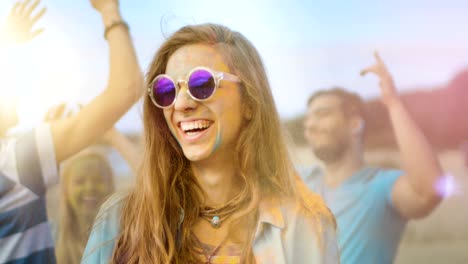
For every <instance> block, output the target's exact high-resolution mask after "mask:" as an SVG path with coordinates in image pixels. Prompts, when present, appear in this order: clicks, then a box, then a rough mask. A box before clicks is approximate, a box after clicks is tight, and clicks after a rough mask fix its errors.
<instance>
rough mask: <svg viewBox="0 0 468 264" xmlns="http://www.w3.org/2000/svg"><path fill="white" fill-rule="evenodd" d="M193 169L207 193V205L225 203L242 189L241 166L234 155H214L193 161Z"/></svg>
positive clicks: (212, 205) (205, 193) (214, 205)
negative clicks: (206, 158)
mask: <svg viewBox="0 0 468 264" xmlns="http://www.w3.org/2000/svg"><path fill="white" fill-rule="evenodd" d="M192 170H193V173H194V175H195V177H196V178H197V180H198V182H199V184H200V186H201V188H202V190H203V192H204V195H205V205H206V206H210V207H216V206H219V205H222V204H225V203H226V202H228V201H229V200H231V199H232V198H233V197H234V196H236V195H237V194H238V193H239V191H240V189H241V179H240V176H239V166H238V165H237V162H236V160H235V158H234V157H224V158H220V157H219V156H218V157H216V156H215V157H212V158H210V159H209V160H204V161H201V162H193V163H192Z"/></svg>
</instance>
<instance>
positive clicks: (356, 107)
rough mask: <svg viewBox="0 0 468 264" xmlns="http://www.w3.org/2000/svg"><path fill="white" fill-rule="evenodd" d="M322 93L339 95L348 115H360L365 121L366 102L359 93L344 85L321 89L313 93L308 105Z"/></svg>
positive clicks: (342, 108) (344, 110)
mask: <svg viewBox="0 0 468 264" xmlns="http://www.w3.org/2000/svg"><path fill="white" fill-rule="evenodd" d="M322 95H334V96H337V97H338V98H340V100H341V104H340V106H341V110H342V111H343V113H344V114H345V115H346V116H359V117H361V118H362V119H363V121H365V120H366V111H365V107H364V102H363V101H362V99H361V97H360V96H359V95H358V94H356V93H352V92H348V91H346V90H345V89H344V88H342V87H339V86H335V87H332V88H329V89H323V90H319V91H317V92H315V93H314V94H312V95H311V96H310V97H309V100H307V106H310V104H311V103H312V102H313V101H314V100H315V99H317V98H318V97H320V96H322Z"/></svg>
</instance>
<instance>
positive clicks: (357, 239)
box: [300, 54, 443, 264]
mask: <svg viewBox="0 0 468 264" xmlns="http://www.w3.org/2000/svg"><path fill="white" fill-rule="evenodd" d="M375 57H376V60H377V63H376V64H375V65H374V66H371V67H369V68H367V69H365V70H363V72H362V74H366V73H368V72H371V73H374V74H376V75H377V76H378V77H379V78H380V89H381V94H382V98H381V100H382V102H383V104H384V105H385V107H386V109H387V111H388V114H389V115H390V120H391V122H392V125H393V129H394V131H395V135H396V140H397V144H398V147H399V150H400V153H401V158H402V165H403V169H404V171H398V170H387V169H382V168H376V167H369V166H366V165H365V164H364V158H363V149H364V147H363V137H364V129H365V122H364V111H363V103H362V101H361V99H360V98H359V97H358V96H357V95H355V94H352V93H349V92H346V91H344V90H343V89H341V88H335V89H331V90H323V91H319V92H317V93H315V94H314V95H312V96H311V97H310V99H309V101H308V110H307V114H306V118H305V131H304V135H305V138H306V140H307V141H308V143H309V144H310V146H311V147H312V150H313V152H314V154H315V156H316V157H317V158H318V159H320V160H321V161H322V162H323V165H324V166H323V169H322V168H311V169H309V170H307V171H306V170H304V171H302V172H301V173H300V174H301V177H302V179H303V180H304V182H305V183H306V185H307V186H308V187H309V188H310V189H312V190H313V191H315V192H317V193H319V194H320V195H322V196H323V198H324V199H325V201H326V203H327V205H328V206H329V207H330V209H331V210H332V212H333V213H334V214H335V217H336V219H337V224H338V230H337V232H338V233H337V234H338V244H339V247H340V251H341V263H344V264H347V263H360V264H361V263H379V264H386V263H392V262H393V260H394V258H395V255H396V251H397V249H398V244H399V241H400V238H401V235H402V233H403V231H404V228H405V225H406V222H407V221H408V220H409V219H415V218H420V217H424V216H426V215H428V214H429V213H430V212H431V211H432V210H434V208H436V206H437V205H438V204H439V203H440V201H441V199H442V198H441V195H442V194H440V193H439V192H438V191H437V188H436V186H437V183H438V182H439V181H440V180H441V179H442V177H443V176H442V175H443V173H442V170H441V168H440V165H439V162H438V160H437V157H436V156H435V155H434V153H433V151H432V149H431V146H430V145H429V143H428V142H427V140H426V138H425V137H424V135H423V133H422V132H421V131H420V129H419V128H418V127H417V126H416V124H415V123H414V122H413V120H412V119H411V117H410V116H409V114H408V112H407V110H406V109H405V107H404V105H403V103H402V101H401V99H400V98H399V97H398V94H397V91H396V89H395V86H394V83H393V80H392V77H391V75H390V73H389V72H388V70H387V68H386V66H385V64H384V63H383V62H382V60H381V58H380V57H379V55H378V54H375Z"/></svg>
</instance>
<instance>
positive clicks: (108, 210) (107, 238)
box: [81, 191, 128, 263]
mask: <svg viewBox="0 0 468 264" xmlns="http://www.w3.org/2000/svg"><path fill="white" fill-rule="evenodd" d="M127 198H128V192H127V191H125V192H118V193H116V194H114V195H112V196H111V197H110V198H109V199H108V200H107V201H106V202H104V204H103V205H102V206H101V209H100V210H99V212H98V214H97V216H96V220H95V221H94V224H93V227H92V229H91V233H90V235H89V238H88V243H87V244H86V248H85V251H84V254H83V259H82V260H81V263H109V260H110V259H111V257H112V252H113V250H114V245H115V240H116V238H117V237H118V235H119V233H120V218H121V212H122V208H123V206H124V204H125V202H126V200H127Z"/></svg>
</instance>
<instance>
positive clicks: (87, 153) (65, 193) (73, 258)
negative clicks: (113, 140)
mask: <svg viewBox="0 0 468 264" xmlns="http://www.w3.org/2000/svg"><path fill="white" fill-rule="evenodd" d="M86 158H92V159H97V160H99V164H100V166H102V168H103V169H104V170H105V171H106V172H107V173H105V175H103V176H104V177H106V180H107V181H108V186H109V194H111V193H112V192H114V189H115V185H114V178H113V175H114V174H113V171H112V168H111V166H110V163H109V161H108V159H107V156H106V153H105V152H104V149H101V148H99V147H95V146H93V147H89V148H87V149H85V150H83V151H81V152H80V153H78V154H76V155H75V156H73V157H71V158H69V159H68V160H66V161H65V162H63V163H62V164H61V166H60V173H61V176H62V177H61V179H62V183H61V184H60V204H59V221H58V223H59V225H58V227H57V234H56V237H57V239H56V243H55V244H56V247H55V254H56V257H57V263H70V264H78V263H80V260H81V257H82V256H83V252H84V248H85V246H86V242H87V238H88V234H87V233H86V234H82V233H80V231H82V229H80V228H77V225H78V223H77V219H78V215H77V212H75V211H74V210H73V207H72V206H71V203H70V199H69V190H68V188H67V185H68V184H66V182H67V181H68V180H70V179H69V178H70V175H71V174H70V173H71V170H72V168H73V166H72V165H73V164H75V163H76V162H77V161H79V160H82V159H86ZM96 213H97V211H96ZM92 225H93V223H92V219H91V221H90V222H89V226H88V227H86V231H87V232H89V230H90V229H91V226H92Z"/></svg>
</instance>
